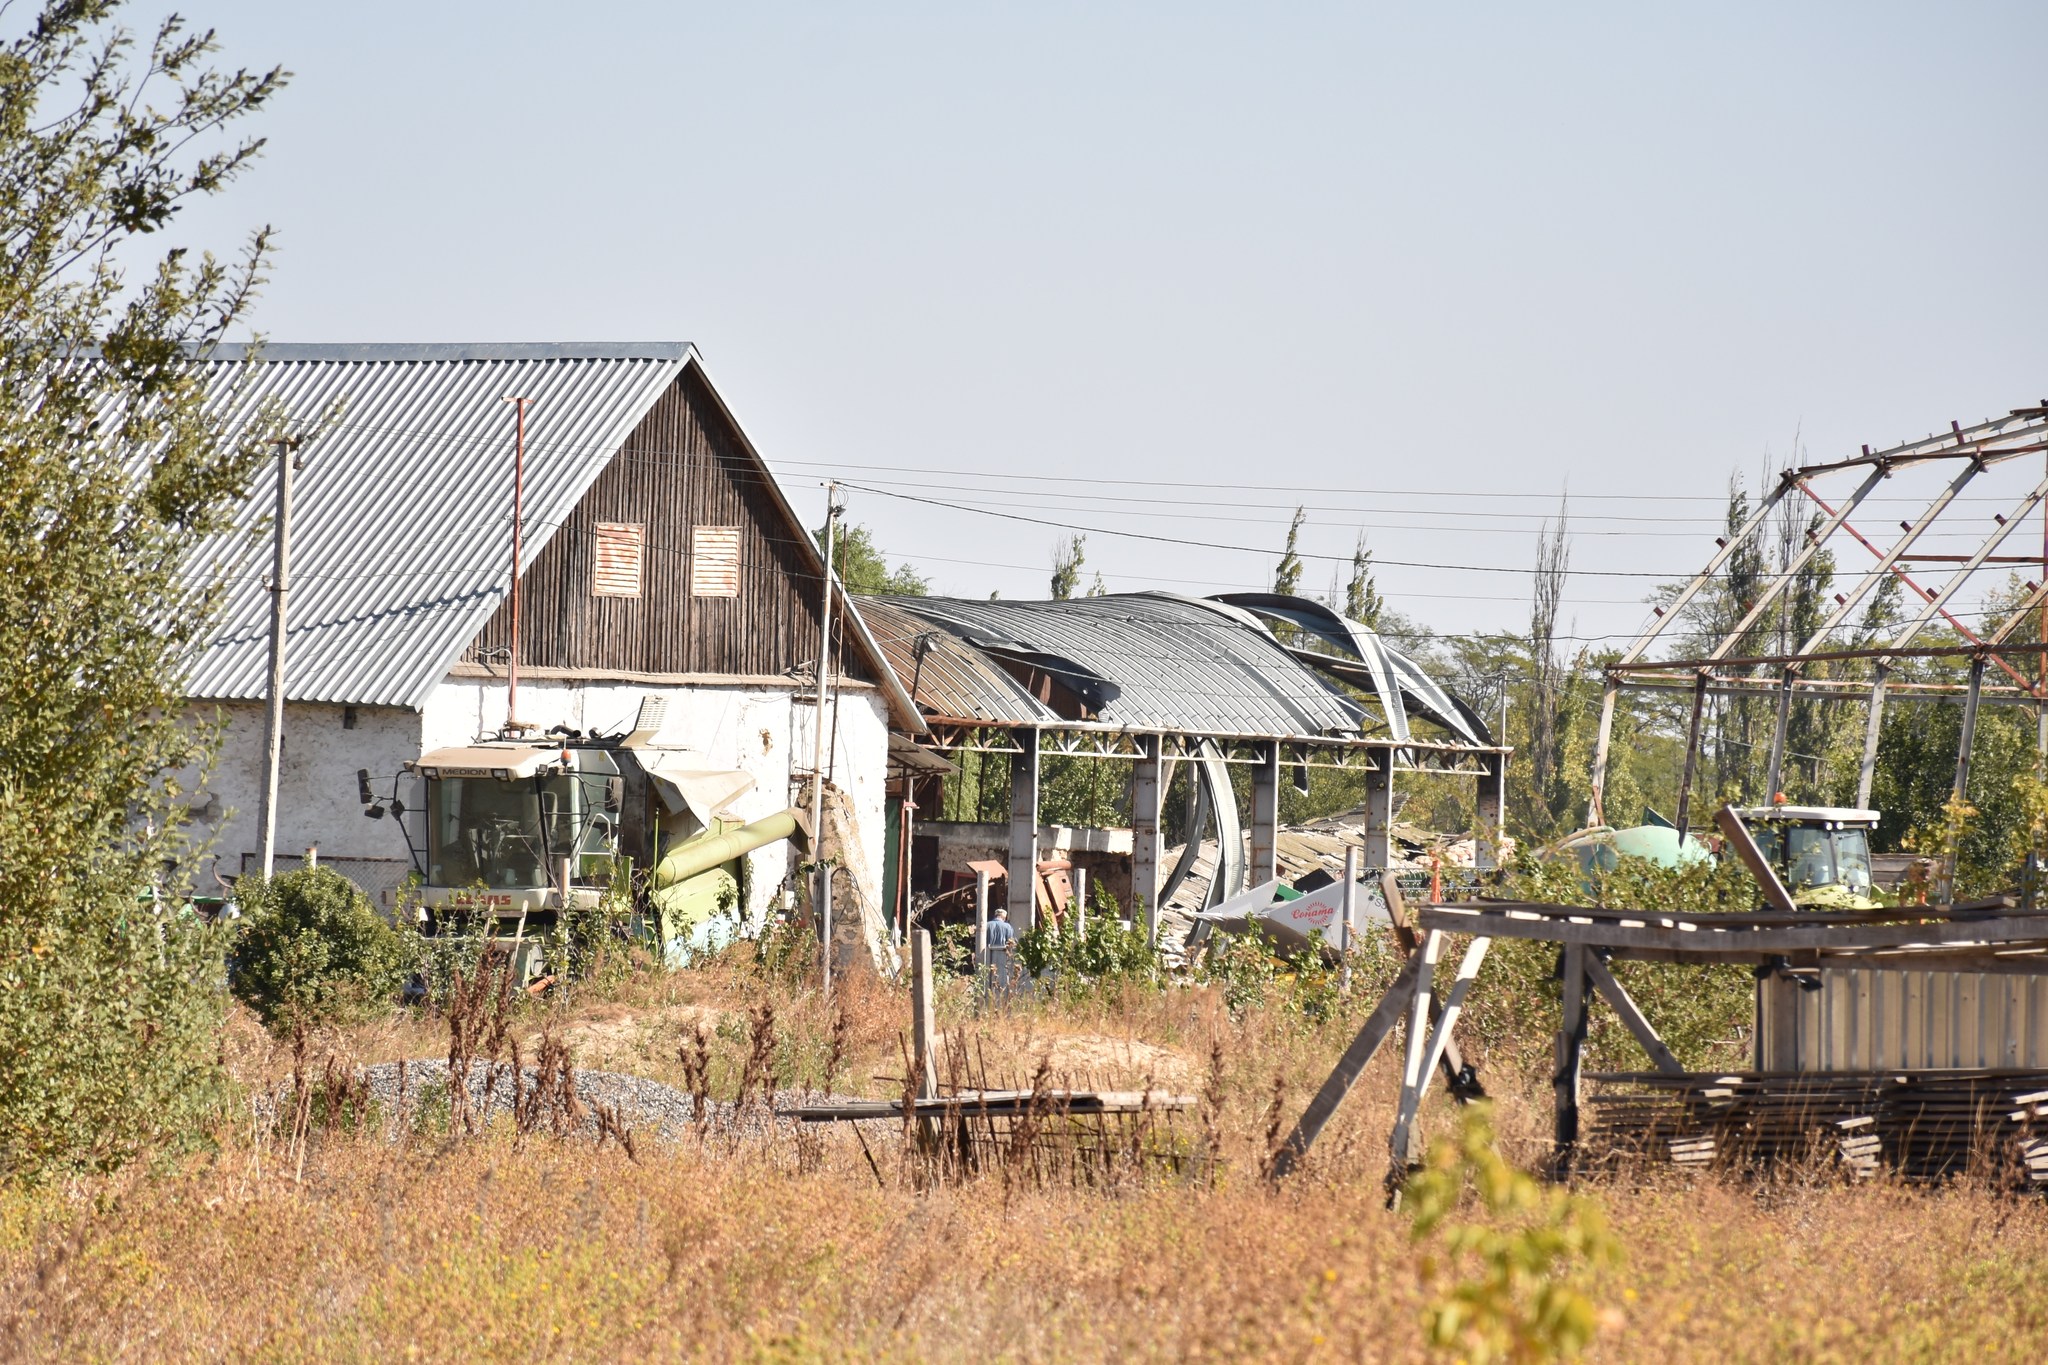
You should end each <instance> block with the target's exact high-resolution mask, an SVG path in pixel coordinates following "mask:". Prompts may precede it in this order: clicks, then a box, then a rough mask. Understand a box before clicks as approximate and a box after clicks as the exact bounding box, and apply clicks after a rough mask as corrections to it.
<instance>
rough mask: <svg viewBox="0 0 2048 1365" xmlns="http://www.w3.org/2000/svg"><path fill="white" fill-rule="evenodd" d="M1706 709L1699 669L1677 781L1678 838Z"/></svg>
mask: <svg viewBox="0 0 2048 1365" xmlns="http://www.w3.org/2000/svg"><path fill="white" fill-rule="evenodd" d="M1706 709H1707V671H1706V670H1705V669H1701V670H1700V672H1699V676H1698V677H1696V678H1694V679H1693V682H1692V724H1691V725H1690V726H1688V727H1687V729H1686V732H1685V774H1684V775H1683V776H1682V777H1680V778H1679V779H1678V812H1677V815H1676V816H1675V818H1674V819H1673V823H1674V824H1676V825H1677V826H1678V836H1679V838H1680V839H1681V840H1683V839H1684V837H1685V829H1686V820H1687V818H1688V817H1689V816H1690V815H1691V813H1692V779H1693V775H1694V774H1695V773H1696V772H1697V771H1698V770H1699V761H1700V721H1701V719H1702V717H1703V715H1704V713H1705V711H1706Z"/></svg>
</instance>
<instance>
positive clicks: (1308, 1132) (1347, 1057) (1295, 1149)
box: [1273, 953, 1422, 1181]
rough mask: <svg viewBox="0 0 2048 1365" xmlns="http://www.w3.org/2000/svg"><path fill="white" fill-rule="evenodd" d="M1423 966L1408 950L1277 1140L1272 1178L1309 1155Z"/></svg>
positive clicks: (1384, 1037)
mask: <svg viewBox="0 0 2048 1365" xmlns="http://www.w3.org/2000/svg"><path fill="white" fill-rule="evenodd" d="M1421 970H1422V955H1421V954H1420V953H1410V954H1409V955H1408V961H1407V962H1406V963H1404V964H1403V965H1402V967H1401V972H1400V975H1398V976H1396V977H1395V978H1394V981H1393V984H1392V985H1390V986H1388V987H1387V993H1386V994H1385V995H1383V996H1381V997H1380V1003H1379V1004H1378V1005H1377V1006H1375V1007H1374V1009H1373V1012H1372V1013H1371V1014H1370V1015H1368V1016H1367V1017H1366V1021H1365V1023H1364V1025H1363V1026H1361V1027H1360V1028H1359V1030H1358V1035H1357V1036H1356V1037H1354V1038H1353V1039H1352V1040H1351V1046H1349V1047H1347V1048H1345V1049H1344V1055H1343V1056H1341V1057H1339V1058H1338V1059H1337V1065H1336V1066H1335V1067H1334V1068H1333V1069H1332V1070H1331V1072H1330V1076H1329V1079H1328V1080H1326V1081H1324V1082H1323V1085H1322V1089H1320V1090H1318V1091H1316V1095H1315V1098H1314V1099H1312V1100H1310V1101H1309V1102H1308V1108H1307V1109H1306V1110H1304V1111H1303V1112H1302V1115H1301V1118H1300V1120H1299V1121H1298V1122H1297V1123H1296V1124H1295V1125H1294V1131H1293V1132H1291V1133H1289V1134H1288V1135H1287V1141H1285V1142H1283V1143H1281V1144H1280V1151H1279V1153H1278V1154H1277V1155H1275V1156H1274V1158H1273V1179H1274V1180H1276V1181H1277V1180H1284V1179H1285V1178H1286V1177H1287V1176H1288V1175H1289V1174H1290V1173H1291V1172H1292V1171H1293V1170H1294V1168H1295V1167H1296V1166H1299V1165H1300V1164H1301V1159H1302V1158H1303V1157H1305V1156H1307V1155H1308V1149H1309V1147H1310V1146H1312V1145H1313V1144H1314V1142H1315V1140H1316V1138H1317V1137H1318V1136H1320V1135H1321V1133H1322V1131H1323V1127H1324V1125H1326V1124H1328V1123H1329V1121H1330V1119H1331V1117H1332V1116H1334V1115H1335V1114H1336V1112H1337V1106H1338V1105H1340V1104H1342V1103H1344V1097H1345V1096H1346V1095H1348V1094H1350V1093H1351V1087H1352V1086H1353V1085H1355V1084H1357V1082H1358V1078H1359V1077H1360V1076H1361V1075H1363V1074H1364V1073H1365V1068H1366V1064H1367V1063H1369V1062H1370V1061H1372V1059H1373V1055H1374V1054H1375V1053H1377V1052H1378V1051H1379V1050H1380V1045H1381V1044H1382V1043H1384V1042H1386V1041H1387V1035H1388V1034H1389V1033H1392V1032H1393V1031H1394V1024H1395V1022H1396V1021H1397V1020H1399V1019H1400V1017H1401V1011H1402V1010H1404V1009H1406V1008H1407V1007H1408V1003H1409V1001H1410V1000H1411V999H1412V998H1413V997H1414V994H1415V978H1416V976H1417V974H1418V973H1420V972H1421Z"/></svg>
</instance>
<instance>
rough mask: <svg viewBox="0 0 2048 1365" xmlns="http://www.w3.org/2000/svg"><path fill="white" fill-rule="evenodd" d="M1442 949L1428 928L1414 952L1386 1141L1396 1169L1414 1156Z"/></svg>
mask: <svg viewBox="0 0 2048 1365" xmlns="http://www.w3.org/2000/svg"><path fill="white" fill-rule="evenodd" d="M1443 951H1444V936H1443V933H1442V931H1441V930H1437V929H1431V930H1430V931H1429V932H1428V933H1427V934H1425V935H1423V939H1422V947H1421V949H1420V951H1418V952H1417V953H1415V954H1414V958H1415V960H1416V961H1417V962H1419V963H1420V964H1421V965H1420V966H1419V967H1418V968H1417V969H1416V972H1415V988H1414V990H1413V991H1412V992H1411V993H1410V1000H1409V1007H1408V1048H1407V1057H1406V1060H1404V1061H1403V1062H1402V1064H1401V1099H1400V1103H1399V1105H1398V1106H1397V1107H1396V1109H1395V1111H1394V1132H1393V1136H1392V1137H1391V1139H1390V1140H1389V1142H1388V1146H1389V1148H1390V1149H1391V1151H1392V1153H1393V1159H1394V1170H1395V1171H1396V1172H1401V1171H1405V1170H1407V1169H1408V1168H1409V1167H1411V1166H1413V1165H1414V1164H1415V1158H1416V1157H1417V1155H1418V1153H1417V1152H1416V1150H1415V1143H1414V1127H1415V1113H1416V1110H1417V1109H1419V1108H1420V1107H1421V1105H1422V1087H1423V1083H1424V1078H1425V1077H1426V1076H1427V1075H1428V1072H1427V1071H1425V1070H1424V1067H1425V1065H1426V1064H1427V1061H1428V1057H1429V1019H1430V1013H1429V1010H1430V1005H1431V1003H1432V998H1431V992H1432V990H1433V989H1434V988H1435V985H1436V964H1437V961H1438V959H1440V958H1441V957H1442V956H1443Z"/></svg>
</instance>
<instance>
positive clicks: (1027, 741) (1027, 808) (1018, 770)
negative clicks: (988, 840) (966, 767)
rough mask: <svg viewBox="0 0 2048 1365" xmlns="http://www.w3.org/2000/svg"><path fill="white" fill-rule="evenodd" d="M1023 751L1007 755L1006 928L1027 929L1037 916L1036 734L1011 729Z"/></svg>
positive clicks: (1030, 731) (1029, 731) (1021, 930)
mask: <svg viewBox="0 0 2048 1365" xmlns="http://www.w3.org/2000/svg"><path fill="white" fill-rule="evenodd" d="M1011 733H1012V734H1014V735H1015V736H1016V737H1017V744H1018V747H1020V748H1021V749H1022V750H1023V752H1022V753H1017V754H1011V755H1010V878H1009V881H1010V885H1009V888H1008V890H1007V892H1006V895H1007V899H1008V902H1009V908H1010V926H1011V927H1012V928H1013V929H1015V930H1016V931H1017V932H1018V933H1020V934H1021V933H1023V932H1024V931H1025V930H1027V929H1029V928H1030V927H1031V926H1032V924H1033V923H1035V922H1036V920H1037V915H1038V731H1036V730H1013V731H1011Z"/></svg>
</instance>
